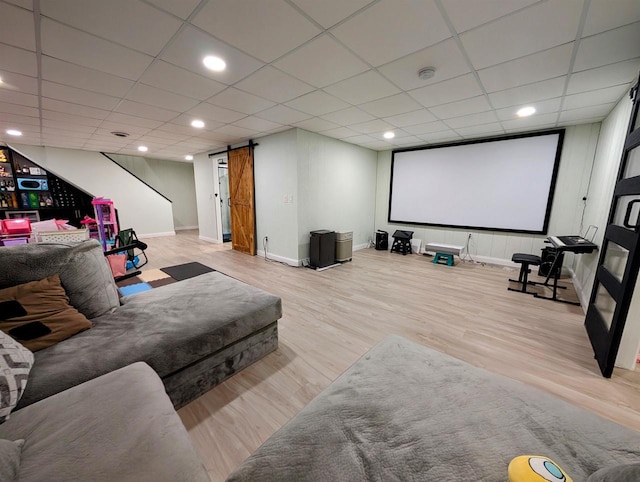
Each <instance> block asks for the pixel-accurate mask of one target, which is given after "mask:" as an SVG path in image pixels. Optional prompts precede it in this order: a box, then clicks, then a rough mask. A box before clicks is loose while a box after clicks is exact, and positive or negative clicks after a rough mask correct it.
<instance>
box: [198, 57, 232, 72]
mask: <svg viewBox="0 0 640 482" xmlns="http://www.w3.org/2000/svg"><path fill="white" fill-rule="evenodd" d="M202 63H203V64H204V66H205V67H206V68H208V69H209V70H213V71H214V72H221V71H223V70H224V69H225V68H226V67H227V64H226V62H225V61H224V60H222V59H221V58H220V57H215V56H213V55H207V56H206V57H205V58H204V59H202Z"/></svg>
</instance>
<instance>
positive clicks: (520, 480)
mask: <svg viewBox="0 0 640 482" xmlns="http://www.w3.org/2000/svg"><path fill="white" fill-rule="evenodd" d="M507 470H508V473H509V482H573V479H571V477H569V476H568V475H567V474H566V473H565V472H564V470H562V469H561V468H560V466H559V465H558V464H556V463H555V462H554V461H553V460H551V459H549V458H547V457H542V456H540V455H521V456H519V457H516V458H515V459H513V460H512V461H511V462H510V463H509V468H508V469H507Z"/></svg>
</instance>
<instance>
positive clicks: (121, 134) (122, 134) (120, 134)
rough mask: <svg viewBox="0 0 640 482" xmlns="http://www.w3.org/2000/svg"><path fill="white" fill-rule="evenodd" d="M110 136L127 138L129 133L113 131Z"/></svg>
mask: <svg viewBox="0 0 640 482" xmlns="http://www.w3.org/2000/svg"><path fill="white" fill-rule="evenodd" d="M112 134H113V135H114V136H116V137H129V133H128V132H119V131H114V132H112Z"/></svg>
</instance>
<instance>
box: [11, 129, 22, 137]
mask: <svg viewBox="0 0 640 482" xmlns="http://www.w3.org/2000/svg"><path fill="white" fill-rule="evenodd" d="M7 134H9V135H10V136H21V135H22V132H20V131H18V130H16V129H7Z"/></svg>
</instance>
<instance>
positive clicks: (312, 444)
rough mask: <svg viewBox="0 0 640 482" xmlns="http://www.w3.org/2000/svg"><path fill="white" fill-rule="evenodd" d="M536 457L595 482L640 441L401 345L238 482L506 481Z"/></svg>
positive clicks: (238, 475)
mask: <svg viewBox="0 0 640 482" xmlns="http://www.w3.org/2000/svg"><path fill="white" fill-rule="evenodd" d="M526 453H529V454H537V455H543V456H545V457H549V458H550V459H553V460H554V461H555V462H556V463H558V464H559V465H560V466H561V467H562V469H563V470H564V471H565V472H566V473H567V474H569V475H570V476H571V477H572V478H573V479H574V480H576V481H580V480H586V479H587V477H588V476H589V475H590V474H592V473H593V472H595V471H596V470H598V469H599V468H601V467H605V466H607V465H613V464H622V463H629V462H634V461H637V460H638V458H639V457H640V433H639V432H636V431H633V430H629V429H628V428H625V427H622V426H621V425H618V424H616V423H613V422H610V421H608V420H605V419H603V418H601V417H599V416H597V415H594V414H593V413H590V412H587V411H586V410H583V409H581V408H578V407H575V406H572V405H570V404H568V403H566V402H564V401H562V400H560V399H558V398H555V397H553V396H551V395H549V394H547V393H543V392H542V391H540V390H536V389H534V388H531V387H527V386H525V385H524V384H522V383H519V382H516V381H514V380H510V379H508V378H506V377H503V376H500V375H496V374H493V373H490V372H488V371H485V370H482V369H479V368H476V367H473V366H471V365H469V364H467V363H464V362H462V361H460V360H456V359H455V358H452V357H450V356H448V355H445V354H442V353H439V352H437V351H435V350H431V349H428V348H427V347H424V346H421V345H418V344H416V343H412V342H409V341H407V340H405V339H403V338H401V337H398V336H391V337H388V338H387V339H385V340H384V341H382V342H381V343H380V344H379V345H377V346H376V347H374V348H372V349H371V350H370V351H369V352H367V353H366V354H365V355H364V356H363V357H362V358H360V360H358V361H357V362H356V363H355V364H354V365H353V366H351V368H349V369H348V370H347V371H346V372H345V373H344V374H342V375H341V376H340V377H339V378H338V379H337V380H336V381H335V382H333V383H332V384H331V385H329V387H328V388H327V389H325V390H324V391H323V392H322V393H321V394H320V395H318V396H317V397H316V398H315V399H313V400H312V401H311V402H310V403H309V404H308V405H307V406H306V407H305V408H304V409H303V410H302V411H301V412H300V413H299V414H298V415H296V416H295V417H294V418H293V419H292V420H291V421H289V422H288V423H287V424H286V425H285V426H284V427H283V428H282V429H281V430H279V431H278V432H276V433H275V434H274V435H273V436H272V437H271V438H270V439H269V440H267V441H266V442H265V443H264V444H263V445H262V446H261V447H260V448H259V449H258V450H257V451H256V452H255V453H254V454H253V455H251V457H249V458H248V459H247V460H246V461H245V462H244V463H243V464H242V465H241V466H240V467H239V468H238V469H237V470H236V471H235V472H234V473H233V474H232V475H231V476H230V477H229V479H228V480H229V481H233V482H237V481H254V480H260V481H263V482H269V481H282V480H295V481H307V480H308V481H313V480H375V481H387V480H447V481H503V480H507V467H508V465H509V461H510V460H511V459H513V458H514V457H516V456H518V455H521V454H526Z"/></svg>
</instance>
